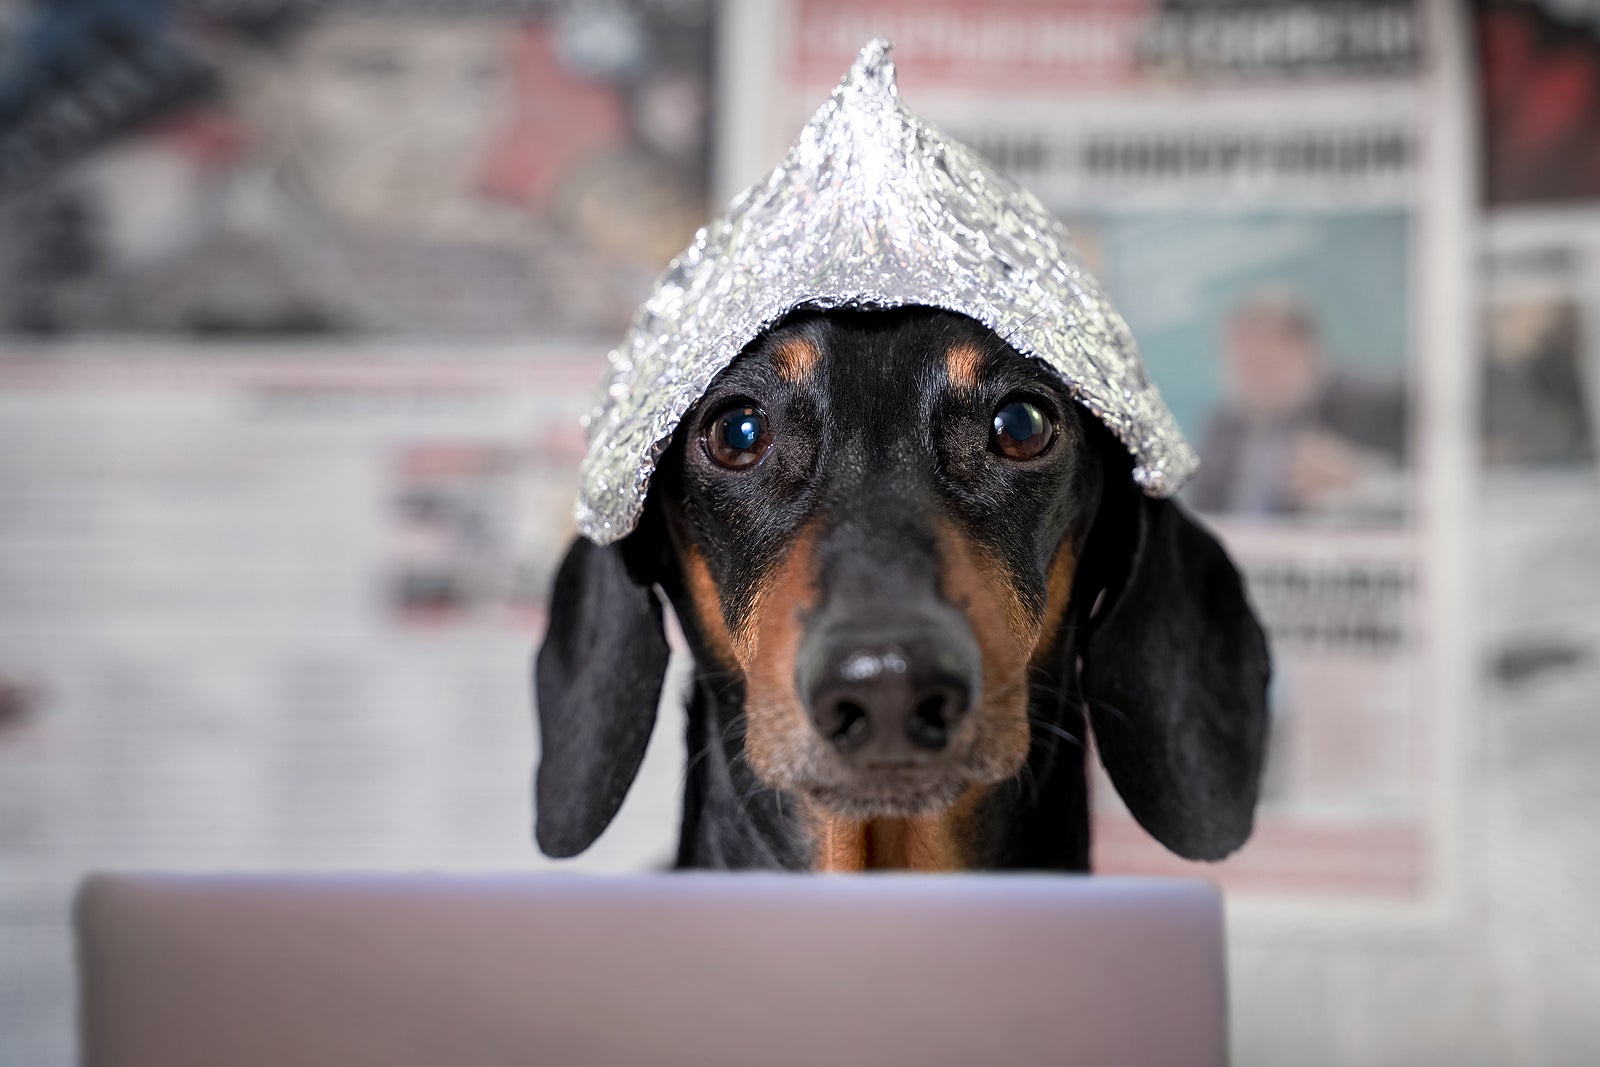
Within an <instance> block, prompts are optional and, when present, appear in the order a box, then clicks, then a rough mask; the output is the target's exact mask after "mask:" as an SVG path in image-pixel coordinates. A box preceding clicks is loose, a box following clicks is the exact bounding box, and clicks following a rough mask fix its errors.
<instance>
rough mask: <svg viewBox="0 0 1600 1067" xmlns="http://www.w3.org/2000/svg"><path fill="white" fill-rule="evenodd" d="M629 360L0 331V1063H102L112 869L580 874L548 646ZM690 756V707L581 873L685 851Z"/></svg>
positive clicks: (663, 860) (481, 349)
mask: <svg viewBox="0 0 1600 1067" xmlns="http://www.w3.org/2000/svg"><path fill="white" fill-rule="evenodd" d="M603 352H604V350H603V348H601V347H600V346H588V345H584V346H552V345H543V346H540V345H534V344H530V343H515V344H512V343H504V344H496V345H486V344H482V343H479V344H467V343H462V342H456V343H453V344H451V345H449V346H434V345H406V346H396V345H394V344H384V345H381V346H379V345H366V346H362V345H351V344H349V343H348V342H346V343H341V344H339V345H337V346H329V345H312V344H307V343H303V342H301V343H295V344H272V345H268V344H263V343H260V342H256V343H252V344H243V343H234V344H232V345H219V344H211V345H206V346H204V347H199V346H194V345H190V344H171V343H167V342H138V341H130V340H126V339H124V340H119V341H114V342H113V341H105V340H101V341H94V342H85V343H83V344H78V345H74V346H71V347H70V348H62V347H60V346H50V347H41V346H39V345H35V344H25V343H20V342H16V341H11V342H0V1064H4V1065H7V1067H9V1065H11V1064H17V1065H18V1067H21V1065H24V1064H25V1065H28V1067H39V1065H50V1064H62V1065H65V1064H67V1063H71V1062H75V1059H74V1057H73V1054H72V1045H71V1035H72V1033H73V1019H72V1011H73V1003H74V1000H73V993H72V991H73V983H74V975H73V970H72V967H73V952H72V945H71V932H70V927H69V923H70V908H71V900H72V894H73V892H74V889H75V887H76V884H77V882H78V880H79V879H80V878H81V877H82V876H83V874H84V873H86V872H88V871H92V870H106V869H177V870H241V869H243V870H295V869H322V870H327V869H335V870H360V869H387V870H422V869H426V870H484V869H491V870H513V869H516V870H528V869H543V868H545V867H548V866H551V863H550V861H547V860H545V859H543V857H541V856H540V855H539V853H538V851H537V849H536V848H535V847H534V844H533V838H532V808H531V802H532V789H531V781H532V770H533V766H534V761H535V759H536V749H537V746H536V742H535V731H534V728H533V725H534V724H533V715H532V711H533V708H532V699H531V692H532V685H531V674H530V668H531V658H532V652H533V648H534V645H535V643H536V641H537V639H538V636H539V633H540V632H541V630H542V628H543V615H544V606H543V604H544V597H545V593H546V590H547V589H548V586H549V582H550V576H551V570H552V568H553V567H554V565H555V564H556V562H557V561H558V560H559V559H560V557H561V553H562V552H563V551H564V550H565V548H566V546H567V543H568V541H569V540H570V538H571V537H572V536H573V523H572V502H573V496H574V493H575V488H576V486H575V479H574V476H573V472H574V471H575V470H576V467H577V461H578V458H579V455H580V453H581V449H582V441H583V438H582V433H581V430H580V428H579V425H578V418H579V415H580V414H581V413H582V412H583V411H584V410H586V409H587V407H588V404H589V400H590V397H591V395H592V392H593V389H594V384H595V382H596V381H597V380H598V377H599V374H600V370H601V367H602V366H603V363H604V356H603ZM668 688H669V691H670V692H671V693H672V694H673V695H674V697H675V695H676V694H677V693H678V692H679V691H680V683H679V682H677V681H674V682H673V684H671V685H670V686H669V687H668ZM682 738H683V719H682V712H681V709H678V708H677V707H675V706H674V703H673V700H672V699H669V700H668V702H667V706H666V708H665V709H664V711H663V721H662V723H661V725H660V727H659V729H658V730H657V735H656V738H655V740H654V741H653V743H652V746H651V751H650V754H649V756H648V757H647V760H646V764H645V767H644V769H643V771H642V773H641V775H640V778H639V782H638V787H637V789H636V795H635V796H634V797H632V798H630V802H629V804H628V805H626V806H625V807H624V810H623V812H622V814H621V815H620V817H619V819H618V821H617V823H616V824H615V825H614V826H613V827H612V829H611V830H610V831H608V833H607V834H606V836H605V838H604V839H603V840H602V841H600V842H599V843H598V844H597V845H596V846H595V847H594V848H593V849H592V850H590V852H589V853H587V854H586V855H585V856H584V857H583V858H582V859H581V860H579V861H575V862H573V863H569V864H567V866H576V867H578V868H580V869H600V870H641V869H648V868H651V867H664V866H666V865H667V864H668V863H670V861H671V859H672V856H673V855H674V846H675V841H674V830H675V828H676V822H677V814H678V812H677V799H676V796H677V794H678V792H679V791H680V789H681V780H682V770H683V765H684V745H683V739H682Z"/></svg>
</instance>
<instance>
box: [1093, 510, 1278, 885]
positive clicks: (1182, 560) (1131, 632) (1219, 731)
mask: <svg viewBox="0 0 1600 1067" xmlns="http://www.w3.org/2000/svg"><path fill="white" fill-rule="evenodd" d="M1130 498H1131V499H1130ZM1120 510H1121V512H1122V517H1121V519H1120V521H1117V522H1115V523H1113V524H1112V526H1111V528H1110V529H1109V530H1106V531H1101V530H1098V529H1097V530H1096V534H1097V535H1098V536H1099V539H1100V541H1101V544H1100V545H1099V546H1097V547H1098V551H1099V552H1100V553H1102V559H1104V558H1105V557H1106V556H1110V557H1111V558H1113V559H1114V560H1115V561H1116V564H1117V565H1116V566H1115V567H1114V570H1115V571H1116V572H1120V575H1121V587H1120V589H1119V588H1115V587H1114V586H1113V587H1102V588H1103V590H1104V599H1105V602H1104V603H1102V605H1101V607H1100V610H1099V611H1098V612H1097V614H1096V617H1094V618H1092V619H1091V621H1090V622H1089V624H1088V625H1089V630H1090V632H1089V635H1088V641H1087V644H1086V645H1085V646H1083V651H1082V657H1083V658H1082V675H1081V677H1082V681H1083V691H1084V695H1085V696H1086V697H1087V698H1088V704H1089V716H1090V721H1091V723H1092V724H1093V727H1094V736H1095V743H1096V746H1097V747H1098V748H1099V751H1100V759H1101V762H1102V763H1104V765H1105V768H1106V771H1107V772H1108V773H1109V774H1110V776H1111V781H1112V783H1113V784H1114V785H1115V786H1116V787H1117V792H1118V793H1120V794H1121V795H1122V799H1123V800H1124V801H1125V802H1126V803H1127V805H1128V809H1129V811H1131V812H1132V813H1133V816H1134V818H1136V819H1137V820H1138V821H1139V823H1140V825H1141V826H1143V827H1144V828H1145V829H1146V830H1147V831H1149V832H1150V834H1151V835H1152V836H1154V837H1155V838H1156V840H1158V841H1160V842H1161V843H1162V844H1164V845H1166V846H1167V848H1169V849H1171V850H1172V851H1173V852H1176V853H1177V854H1178V855H1180V856H1184V857H1186V858H1188V859H1198V860H1217V859H1221V858H1222V857H1224V856H1226V855H1227V854H1228V853H1230V852H1232V851H1233V850H1234V849H1236V848H1238V847H1239V846H1240V845H1242V844H1244V842H1245V840H1246V839H1247V838H1248V837H1249V836H1250V830H1251V827H1252V824H1253V822H1254V813H1255V806H1256V797H1257V794H1258V792H1259V786H1260V781H1261V764H1262V757H1263V755H1264V753H1265V749H1266V737H1267V681H1268V678H1269V676H1270V674H1271V660H1270V657H1269V654H1268V651H1267V640H1266V635H1265V634H1263V633H1262V630H1261V626H1260V624H1259V623H1258V622H1257V621H1256V617H1255V614H1254V613H1253V612H1252V611H1251V610H1250V604H1249V602H1248V601H1247V600H1246V598H1245V592H1244V585H1243V583H1242V581H1241V580H1240V577H1239V572H1238V571H1237V570H1236V569H1235V568H1234V565H1233V562H1232V561H1231V560H1230V559H1229V558H1228V554H1227V553H1226V552H1225V551H1224V550H1223V548H1222V546H1221V545H1220V544H1218V543H1217V540H1216V538H1215V537H1213V536H1212V535H1211V534H1210V533H1209V532H1208V531H1207V530H1206V529H1205V528H1204V527H1202V526H1201V525H1200V524H1199V523H1198V522H1196V521H1195V520H1194V519H1193V518H1191V517H1190V516H1189V515H1188V514H1186V513H1185V512H1184V510H1183V509H1182V508H1181V507H1180V506H1179V505H1178V504H1176V503H1174V502H1172V501H1169V500H1152V499H1149V498H1148V497H1145V496H1144V495H1143V494H1142V493H1138V492H1137V490H1134V491H1133V492H1132V493H1131V494H1129V495H1128V497H1125V498H1124V501H1123V506H1122V508H1121V509H1120ZM1107 542H1110V543H1107ZM1088 595H1089V596H1091V597H1092V596H1095V595H1096V594H1095V592H1094V591H1093V590H1090V591H1088Z"/></svg>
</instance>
